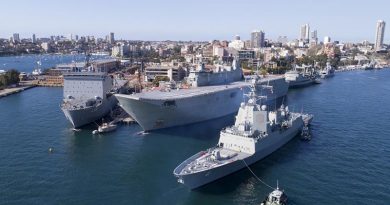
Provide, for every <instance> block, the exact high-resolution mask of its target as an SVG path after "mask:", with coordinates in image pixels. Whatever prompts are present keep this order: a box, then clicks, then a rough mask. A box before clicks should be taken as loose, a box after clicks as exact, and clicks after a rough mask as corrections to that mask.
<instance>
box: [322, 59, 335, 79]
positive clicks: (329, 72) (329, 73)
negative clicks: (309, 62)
mask: <svg viewBox="0 0 390 205" xmlns="http://www.w3.org/2000/svg"><path fill="white" fill-rule="evenodd" d="M334 73H335V70H334V68H333V67H332V66H331V65H330V62H327V63H326V66H325V68H324V69H322V70H321V71H320V76H321V78H329V77H333V76H334Z"/></svg>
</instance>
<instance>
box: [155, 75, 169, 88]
mask: <svg viewBox="0 0 390 205" xmlns="http://www.w3.org/2000/svg"><path fill="white" fill-rule="evenodd" d="M160 81H165V82H168V81H169V78H168V77H167V76H156V77H155V78H154V80H153V85H154V86H156V87H158V86H159V85H160Z"/></svg>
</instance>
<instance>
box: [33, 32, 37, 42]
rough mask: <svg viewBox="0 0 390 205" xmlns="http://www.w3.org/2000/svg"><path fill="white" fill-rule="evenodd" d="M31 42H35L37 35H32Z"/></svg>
mask: <svg viewBox="0 0 390 205" xmlns="http://www.w3.org/2000/svg"><path fill="white" fill-rule="evenodd" d="M32 43H37V37H36V36H35V34H33V35H32Z"/></svg>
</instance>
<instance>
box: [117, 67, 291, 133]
mask: <svg viewBox="0 0 390 205" xmlns="http://www.w3.org/2000/svg"><path fill="white" fill-rule="evenodd" d="M239 65H240V63H239V62H238V61H237V60H233V62H232V64H231V65H217V66H216V68H215V69H214V70H211V71H209V70H206V69H205V66H204V64H202V63H199V64H198V66H197V68H193V69H191V71H190V73H189V76H188V78H187V80H186V84H187V85H188V86H187V87H181V88H180V87H178V88H176V89H165V90H158V91H156V90H155V91H148V92H141V93H136V94H131V95H124V94H115V96H116V98H117V99H118V101H119V104H120V106H121V107H122V108H123V109H124V110H125V111H126V112H127V113H128V114H130V115H131V116H132V117H133V118H134V119H135V120H136V121H137V122H138V124H139V125H140V126H141V127H142V128H143V129H144V130H145V131H150V130H156V129H162V128H168V127H174V126H180V125H186V124H191V123H196V122H202V121H206V120H211V119H215V118H219V117H223V116H227V115H230V114H234V113H236V112H237V110H238V108H239V107H240V103H241V102H242V99H243V94H244V93H247V92H248V91H249V89H248V88H249V87H248V86H249V85H250V83H249V82H246V81H245V80H244V77H243V73H242V69H241V68H240V66H239ZM256 86H258V92H259V93H262V94H263V95H266V96H267V101H266V102H265V103H268V104H270V105H275V102H277V101H278V102H279V103H280V102H281V101H282V99H283V98H284V96H285V95H286V94H287V91H288V84H287V83H286V82H285V81H284V78H283V77H282V76H268V77H258V78H257V79H256ZM270 87H271V89H269V88H270Z"/></svg>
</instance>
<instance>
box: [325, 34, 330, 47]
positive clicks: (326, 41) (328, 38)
mask: <svg viewBox="0 0 390 205" xmlns="http://www.w3.org/2000/svg"><path fill="white" fill-rule="evenodd" d="M328 43H330V37H329V36H325V37H324V44H325V45H326V44H328Z"/></svg>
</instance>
